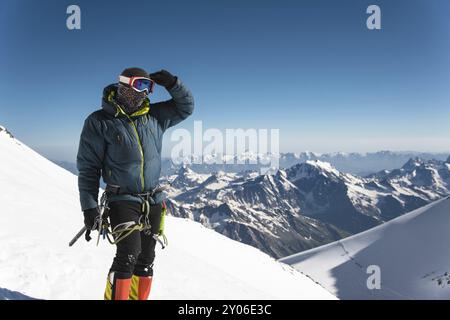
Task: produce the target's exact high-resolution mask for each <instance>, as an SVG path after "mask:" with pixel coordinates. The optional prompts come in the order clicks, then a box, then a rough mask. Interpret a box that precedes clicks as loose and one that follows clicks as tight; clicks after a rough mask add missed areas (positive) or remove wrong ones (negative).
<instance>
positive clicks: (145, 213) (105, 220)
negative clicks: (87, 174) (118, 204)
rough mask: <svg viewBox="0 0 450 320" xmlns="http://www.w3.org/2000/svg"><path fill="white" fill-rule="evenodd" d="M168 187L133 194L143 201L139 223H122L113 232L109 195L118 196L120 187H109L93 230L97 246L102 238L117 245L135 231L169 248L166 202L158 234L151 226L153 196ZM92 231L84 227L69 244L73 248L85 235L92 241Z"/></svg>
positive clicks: (104, 193) (163, 204)
mask: <svg viewBox="0 0 450 320" xmlns="http://www.w3.org/2000/svg"><path fill="white" fill-rule="evenodd" d="M167 187H168V186H159V187H157V188H155V189H154V190H152V191H151V192H145V193H139V194H133V195H135V196H137V197H139V198H140V199H141V201H142V206H141V215H140V216H139V219H138V221H127V222H124V223H121V224H119V225H117V226H115V227H114V228H113V229H112V230H111V225H110V223H109V210H110V208H109V206H108V204H109V202H108V195H110V194H118V193H119V190H120V187H119V186H114V185H107V186H106V188H105V191H104V192H103V194H102V196H101V198H100V204H99V216H98V218H97V220H96V222H95V224H94V228H93V230H95V229H97V230H98V237H97V246H98V244H99V242H100V238H102V239H106V240H108V242H109V243H110V244H117V243H119V242H120V241H122V240H123V239H125V238H126V237H128V236H129V235H130V234H132V233H133V232H135V231H138V232H144V234H146V235H148V236H152V237H153V239H155V241H157V242H158V243H159V244H160V245H161V247H162V249H164V248H165V247H167V245H168V244H169V243H168V240H167V237H166V235H165V234H164V221H165V215H166V212H167V206H166V204H165V202H164V201H163V203H162V210H161V222H160V225H159V229H158V232H157V233H152V230H151V229H152V226H151V224H150V219H149V214H150V207H151V205H155V202H154V200H153V196H154V195H155V194H156V193H159V192H162V191H164V190H165V189H166V188H167ZM90 232H91V230H87V229H86V227H83V228H82V229H81V230H80V231H79V232H78V233H77V235H76V236H75V237H74V238H73V239H72V241H71V242H70V243H69V246H72V245H73V244H74V243H75V242H76V241H77V240H78V239H79V238H80V237H81V236H82V235H83V233H85V238H86V240H87V241H90V240H91V237H90Z"/></svg>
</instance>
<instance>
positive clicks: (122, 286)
mask: <svg viewBox="0 0 450 320" xmlns="http://www.w3.org/2000/svg"><path fill="white" fill-rule="evenodd" d="M130 287H131V276H130V274H128V273H123V272H110V273H109V275H108V279H107V281H106V289H105V296H104V298H105V300H128V297H129V295H130Z"/></svg>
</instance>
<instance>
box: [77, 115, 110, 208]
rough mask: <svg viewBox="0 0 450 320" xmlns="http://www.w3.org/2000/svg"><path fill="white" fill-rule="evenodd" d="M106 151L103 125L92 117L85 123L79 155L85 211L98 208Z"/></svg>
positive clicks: (80, 186)
mask: <svg viewBox="0 0 450 320" xmlns="http://www.w3.org/2000/svg"><path fill="white" fill-rule="evenodd" d="M104 150H105V140H104V138H103V135H102V131H101V123H100V121H98V120H97V119H96V117H94V116H93V115H90V116H89V117H88V118H87V119H86V121H85V122H84V126H83V130H82V132H81V136H80V144H79V146H78V154H77V169H78V190H79V192H80V203H81V210H83V211H84V210H86V209H91V208H95V207H97V200H98V189H99V187H100V176H101V170H102V163H103V157H104Z"/></svg>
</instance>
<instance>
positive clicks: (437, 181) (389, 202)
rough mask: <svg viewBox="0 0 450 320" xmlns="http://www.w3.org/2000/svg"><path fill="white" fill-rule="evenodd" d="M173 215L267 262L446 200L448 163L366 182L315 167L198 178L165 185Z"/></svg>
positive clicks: (187, 175) (190, 175) (182, 174)
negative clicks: (250, 250)
mask: <svg viewBox="0 0 450 320" xmlns="http://www.w3.org/2000/svg"><path fill="white" fill-rule="evenodd" d="M166 180H167V181H169V182H172V184H171V189H170V191H169V195H170V199H171V200H170V202H171V205H172V207H173V208H172V211H173V214H174V215H176V216H180V217H188V218H190V219H193V220H195V221H199V222H201V223H202V224H203V225H205V226H207V227H209V228H212V229H214V230H216V231H218V232H220V233H222V234H224V235H226V236H228V237H230V238H232V239H236V240H238V241H240V242H244V243H247V244H250V245H252V246H255V247H257V248H259V249H261V250H263V251H264V252H267V253H269V254H270V255H272V256H273V257H277V258H280V257H283V256H286V255H290V254H292V253H295V252H300V251H303V250H306V249H310V248H314V247H316V246H319V245H322V244H325V243H328V242H332V241H335V240H338V239H341V238H342V237H344V236H347V235H350V234H355V233H358V232H361V231H364V230H367V229H369V228H371V227H374V226H377V225H379V224H381V223H383V222H385V221H388V220H390V219H392V218H395V217H397V216H399V215H401V214H403V213H405V212H408V211H411V210H413V209H416V208H419V207H421V206H423V205H425V204H427V203H429V202H431V201H434V200H437V199H439V198H441V197H444V196H446V195H448V194H450V164H449V162H447V161H439V160H422V159H420V158H413V159H410V160H409V161H408V162H407V163H406V164H404V165H403V166H402V167H401V168H400V169H395V170H391V171H387V170H384V171H381V172H378V173H376V174H373V175H371V176H369V177H365V178H362V177H358V176H355V175H351V174H348V173H342V172H340V171H338V170H337V169H336V168H334V167H333V166H332V165H330V164H329V163H326V162H322V161H319V160H316V161H310V160H308V161H306V162H304V163H300V164H296V165H294V166H292V167H290V168H288V169H286V170H279V171H278V172H277V173H276V174H273V175H269V174H266V175H259V174H258V173H255V172H244V173H225V172H218V173H213V174H199V173H196V172H194V171H193V170H192V169H190V168H189V167H186V166H184V167H182V168H181V169H180V170H179V171H178V173H177V174H175V175H172V176H170V177H167V178H166Z"/></svg>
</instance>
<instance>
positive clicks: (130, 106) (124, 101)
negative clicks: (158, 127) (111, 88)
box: [116, 84, 147, 115]
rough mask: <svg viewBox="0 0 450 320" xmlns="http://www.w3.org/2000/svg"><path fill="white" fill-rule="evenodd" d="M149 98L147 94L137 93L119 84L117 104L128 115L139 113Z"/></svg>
mask: <svg viewBox="0 0 450 320" xmlns="http://www.w3.org/2000/svg"><path fill="white" fill-rule="evenodd" d="M146 96H147V94H146V92H137V91H136V90H133V89H132V88H129V87H127V86H124V85H122V84H119V87H118V89H117V97H116V102H117V103H118V104H119V106H121V107H122V108H123V111H125V112H126V113H127V114H128V115H130V114H132V113H134V112H136V111H138V110H139V109H141V107H142V103H143V102H144V100H145V97H146Z"/></svg>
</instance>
